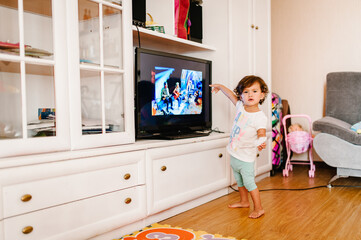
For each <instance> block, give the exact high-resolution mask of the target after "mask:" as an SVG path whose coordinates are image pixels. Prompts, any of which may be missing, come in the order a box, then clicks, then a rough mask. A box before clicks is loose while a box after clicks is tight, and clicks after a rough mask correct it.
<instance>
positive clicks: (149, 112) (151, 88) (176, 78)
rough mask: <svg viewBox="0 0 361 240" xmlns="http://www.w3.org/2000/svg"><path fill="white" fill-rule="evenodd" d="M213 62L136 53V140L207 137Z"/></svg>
mask: <svg viewBox="0 0 361 240" xmlns="http://www.w3.org/2000/svg"><path fill="white" fill-rule="evenodd" d="M211 71H212V62H211V61H208V60H204V59H199V58H192V57H187V56H182V55H176V54H170V53H165V52H159V51H153V50H148V49H142V48H137V49H136V86H135V89H136V93H135V96H136V117H135V118H136V128H137V129H136V133H137V138H146V137H160V138H168V137H169V138H172V136H178V137H181V135H182V134H184V136H187V134H189V133H190V134H195V135H197V134H201V135H204V134H207V132H206V131H208V130H210V129H211V126H212V121H211V115H212V114H211V91H210V87H209V84H210V83H211V75H212V72H211Z"/></svg>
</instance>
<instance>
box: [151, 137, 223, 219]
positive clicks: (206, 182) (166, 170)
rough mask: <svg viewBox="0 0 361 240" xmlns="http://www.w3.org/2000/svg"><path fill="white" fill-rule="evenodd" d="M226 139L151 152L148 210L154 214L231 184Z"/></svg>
mask: <svg viewBox="0 0 361 240" xmlns="http://www.w3.org/2000/svg"><path fill="white" fill-rule="evenodd" d="M226 143H227V140H226V139H221V140H215V141H207V142H200V143H193V144H185V145H180V146H173V147H166V148H162V149H152V150H149V151H148V152H147V156H146V162H147V163H146V164H147V167H146V170H147V174H146V175H147V191H148V194H147V196H148V213H149V214H154V213H157V212H159V211H162V210H165V209H168V208H171V207H173V206H176V205H179V204H182V203H184V202H187V201H190V200H193V199H196V198H198V197H200V196H203V195H206V194H208V193H211V192H213V191H216V190H219V189H221V188H224V187H227V186H228V185H229V179H230V178H229V173H230V168H229V163H228V162H227V161H226V156H225V153H226V150H225V145H226Z"/></svg>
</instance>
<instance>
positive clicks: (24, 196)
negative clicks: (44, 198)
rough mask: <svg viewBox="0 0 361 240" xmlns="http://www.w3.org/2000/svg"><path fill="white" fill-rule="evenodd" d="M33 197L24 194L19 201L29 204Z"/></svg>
mask: <svg viewBox="0 0 361 240" xmlns="http://www.w3.org/2000/svg"><path fill="white" fill-rule="evenodd" d="M32 198H33V197H32V196H31V195H30V194H25V195H23V196H22V197H21V201H23V202H29V201H30V200H31V199H32Z"/></svg>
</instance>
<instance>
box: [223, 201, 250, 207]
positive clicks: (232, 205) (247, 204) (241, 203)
mask: <svg viewBox="0 0 361 240" xmlns="http://www.w3.org/2000/svg"><path fill="white" fill-rule="evenodd" d="M228 207H229V208H248V207H249V202H235V203H232V204H229V205H228Z"/></svg>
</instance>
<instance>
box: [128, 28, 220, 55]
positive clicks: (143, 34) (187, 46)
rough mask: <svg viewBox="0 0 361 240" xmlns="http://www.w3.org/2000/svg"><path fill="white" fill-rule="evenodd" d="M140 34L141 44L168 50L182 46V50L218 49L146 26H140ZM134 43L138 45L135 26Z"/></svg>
mask: <svg viewBox="0 0 361 240" xmlns="http://www.w3.org/2000/svg"><path fill="white" fill-rule="evenodd" d="M138 29H139V36H140V44H141V46H151V47H159V48H166V49H167V50H173V49H174V50H178V51H179V47H182V50H183V51H185V52H187V51H202V50H203V51H215V50H216V49H215V48H214V47H211V46H207V45H205V44H201V43H197V42H193V41H190V40H186V39H182V38H178V37H174V36H171V35H167V34H164V33H159V32H156V31H152V30H148V29H145V28H138ZM133 44H134V46H138V30H137V28H136V27H135V26H133Z"/></svg>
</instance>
